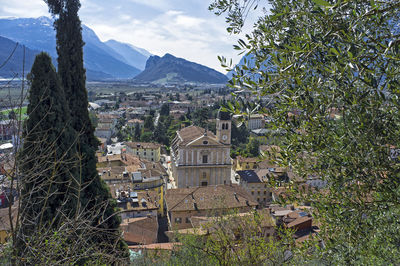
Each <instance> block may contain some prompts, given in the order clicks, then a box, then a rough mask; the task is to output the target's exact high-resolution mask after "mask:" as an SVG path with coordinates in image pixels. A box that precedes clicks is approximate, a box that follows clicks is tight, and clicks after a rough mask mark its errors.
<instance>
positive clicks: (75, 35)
mask: <svg viewBox="0 0 400 266" xmlns="http://www.w3.org/2000/svg"><path fill="white" fill-rule="evenodd" d="M45 2H46V3H47V4H48V6H49V9H50V12H51V13H52V14H53V15H54V16H56V17H57V19H56V20H55V22H54V26H55V29H56V38H57V54H58V59H57V60H58V74H59V77H60V79H61V85H62V87H63V89H64V92H65V95H68V99H67V100H68V104H69V110H70V116H71V125H72V127H73V128H74V129H75V131H76V132H78V134H79V135H78V136H79V138H78V142H77V145H78V151H79V159H80V165H79V174H78V175H77V176H76V178H77V179H80V183H81V184H84V185H85V187H84V188H85V189H84V190H83V191H81V193H80V194H79V197H80V202H81V207H82V208H87V209H92V208H94V207H95V206H98V205H99V203H104V202H106V203H107V204H105V205H103V206H104V210H103V212H101V216H99V217H91V218H92V225H96V226H99V227H102V228H104V229H108V230H110V232H114V235H113V234H104V235H101V234H99V235H98V236H93V239H92V240H93V244H94V245H96V244H95V243H96V242H109V243H110V244H111V243H115V241H116V240H117V239H119V231H118V228H119V224H120V218H119V217H118V216H117V215H114V213H115V211H116V203H115V202H114V201H113V200H111V194H110V192H109V189H108V187H107V185H106V184H105V183H104V181H103V180H102V179H101V178H100V177H99V175H98V173H97V169H96V156H95V151H96V149H97V146H98V144H99V143H98V140H97V138H96V137H95V136H94V127H93V125H92V123H91V121H90V118H89V114H88V108H87V107H88V98H87V91H86V87H85V82H86V80H85V79H86V77H85V69H84V67H83V49H82V48H83V45H84V42H83V40H82V32H81V31H82V27H81V21H80V19H79V16H78V10H79V8H80V2H79V0H68V1H67V0H61V1H59V0H46V1H45ZM103 217H108V219H106V220H105V222H102V223H100V221H102V220H103ZM118 245H120V246H121V248H122V249H124V248H123V247H122V246H123V243H122V242H119V244H118Z"/></svg>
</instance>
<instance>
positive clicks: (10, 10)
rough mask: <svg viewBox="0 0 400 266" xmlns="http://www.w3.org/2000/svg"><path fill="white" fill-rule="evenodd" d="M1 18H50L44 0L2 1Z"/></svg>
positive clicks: (0, 7) (0, 3) (0, 5)
mask: <svg viewBox="0 0 400 266" xmlns="http://www.w3.org/2000/svg"><path fill="white" fill-rule="evenodd" d="M0 16H1V17H27V18H33V17H40V16H48V8H47V5H46V3H44V1H43V0H29V1H24V0H14V1H10V0H0Z"/></svg>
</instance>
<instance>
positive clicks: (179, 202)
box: [165, 184, 258, 211]
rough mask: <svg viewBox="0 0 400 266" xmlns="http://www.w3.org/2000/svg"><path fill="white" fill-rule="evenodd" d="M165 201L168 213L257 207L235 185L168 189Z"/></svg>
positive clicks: (250, 198)
mask: <svg viewBox="0 0 400 266" xmlns="http://www.w3.org/2000/svg"><path fill="white" fill-rule="evenodd" d="M165 201H166V204H167V208H168V211H194V210H212V209H230V208H241V207H256V206H257V205H258V203H257V202H256V201H254V200H253V199H252V197H251V195H250V194H249V193H248V192H247V191H246V190H244V189H243V188H242V187H240V186H238V185H236V184H232V185H217V186H205V187H196V188H177V189H169V190H167V193H166V195H165Z"/></svg>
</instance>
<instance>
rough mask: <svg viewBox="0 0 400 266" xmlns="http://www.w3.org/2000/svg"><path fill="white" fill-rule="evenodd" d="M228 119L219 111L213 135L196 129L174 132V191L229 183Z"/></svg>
mask: <svg viewBox="0 0 400 266" xmlns="http://www.w3.org/2000/svg"><path fill="white" fill-rule="evenodd" d="M231 126H232V124H231V120H230V116H229V114H227V113H223V112H219V113H218V117H217V123H216V131H217V132H216V133H217V134H216V135H214V134H213V133H212V132H211V131H208V130H205V129H203V128H201V127H197V126H189V127H185V128H183V129H181V130H179V131H177V134H176V137H175V139H174V140H173V142H172V145H171V164H172V166H171V168H172V175H173V177H174V180H175V185H176V187H177V188H185V187H199V186H209V185H220V184H229V182H230V180H231V168H232V159H231V157H230V144H231Z"/></svg>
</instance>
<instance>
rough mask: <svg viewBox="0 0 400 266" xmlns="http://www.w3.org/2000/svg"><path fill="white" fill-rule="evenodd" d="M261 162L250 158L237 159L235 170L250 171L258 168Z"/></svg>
mask: <svg viewBox="0 0 400 266" xmlns="http://www.w3.org/2000/svg"><path fill="white" fill-rule="evenodd" d="M258 161H260V160H259V159H258V158H257V157H250V158H245V157H242V156H238V157H236V160H235V164H234V170H235V171H241V170H250V169H256V168H257V162H258Z"/></svg>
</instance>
